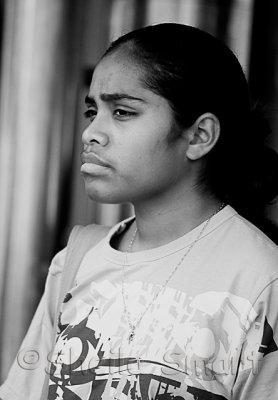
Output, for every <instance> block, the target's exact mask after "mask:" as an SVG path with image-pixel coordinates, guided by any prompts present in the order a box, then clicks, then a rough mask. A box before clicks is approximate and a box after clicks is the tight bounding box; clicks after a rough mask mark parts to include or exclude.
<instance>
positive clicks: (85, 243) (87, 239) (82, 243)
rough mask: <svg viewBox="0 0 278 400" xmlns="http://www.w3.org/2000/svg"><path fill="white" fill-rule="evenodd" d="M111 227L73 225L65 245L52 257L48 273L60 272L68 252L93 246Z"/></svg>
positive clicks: (56, 273)
mask: <svg viewBox="0 0 278 400" xmlns="http://www.w3.org/2000/svg"><path fill="white" fill-rule="evenodd" d="M111 228H112V227H111V226H105V225H99V224H89V225H75V226H74V227H73V229H72V230H71V233H70V235H69V239H68V242H67V246H66V247H64V248H63V249H62V250H60V251H59V252H58V253H57V254H56V255H55V256H54V257H53V259H52V261H51V264H50V267H49V274H50V275H51V276H53V277H55V276H57V275H59V274H61V272H62V270H63V267H64V265H65V263H66V258H67V257H68V254H69V252H71V251H76V250H77V249H78V250H79V249H81V248H84V249H86V247H92V246H94V245H95V244H97V242H99V241H100V240H101V239H103V238H104V237H106V236H107V235H108V233H109V232H110V230H111Z"/></svg>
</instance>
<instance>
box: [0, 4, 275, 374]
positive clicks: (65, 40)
mask: <svg viewBox="0 0 278 400" xmlns="http://www.w3.org/2000/svg"><path fill="white" fill-rule="evenodd" d="M159 22H180V23H185V24H190V25H193V26H197V27H200V28H202V29H204V30H206V31H208V32H210V33H212V34H214V35H215V36H218V37H219V38H221V39H222V40H224V41H225V42H226V43H227V44H228V45H229V46H230V47H231V48H232V49H233V50H234V52H235V53H236V54H237V56H238V58H239V60H240V62H241V64H242V66H243V68H244V70H245V72H246V75H247V77H248V80H249V82H250V87H251V91H252V94H253V97H254V99H255V100H259V101H260V102H261V103H262V104H264V105H265V109H266V113H267V116H268V117H269V119H270V122H271V126H272V134H271V135H270V137H269V145H270V146H272V147H273V148H275V149H276V150H278V113H277V109H278V65H277V64H278V2H277V0H265V1H263V2H262V1H261V0H0V193H1V196H0V239H1V240H0V379H1V381H2V379H3V378H4V377H5V376H6V373H7V371H8V369H9V367H10V365H11V362H12V360H13V358H14V357H15V355H16V353H17V350H18V346H19V344H20V342H21V340H22V338H23V336H24V334H25V332H26V329H27V327H28V325H29V322H30V319H31V318H32V315H33V313H34V310H35V307H36V305H37V303H38V301H39V298H40V296H41V294H42V291H43V286H44V281H45V277H46V274H47V269H48V266H49V263H50V260H51V258H52V257H53V255H54V254H55V253H56V252H57V251H58V250H60V249H61V248H62V247H63V246H65V244H66V240H67V236H68V234H69V232H70V230H71V228H72V227H73V225H75V224H87V223H90V222H97V223H104V224H113V223H115V222H117V221H118V220H119V219H122V218H125V217H126V216H128V215H129V213H130V212H131V210H130V208H129V206H127V205H125V206H117V205H99V204H96V203H93V202H92V201H89V200H88V199H87V197H86V195H85V194H84V189H83V181H82V178H81V176H80V173H79V169H80V151H81V134H82V130H83V129H84V127H85V123H86V122H85V120H84V118H83V112H84V111H85V107H84V98H85V95H86V94H87V91H88V87H89V84H90V79H91V73H92V70H93V68H94V66H95V64H96V63H97V61H98V58H99V57H100V56H101V54H102V52H103V51H104V49H105V48H106V46H107V45H108V43H109V42H110V41H111V40H113V39H115V38H117V37H118V36H119V35H120V34H122V33H125V32H127V31H129V30H132V29H133V28H138V27H141V26H144V25H148V24H153V23H159ZM268 212H269V214H270V216H271V218H272V219H273V220H275V221H278V207H277V205H272V206H271V207H270V208H269V210H268Z"/></svg>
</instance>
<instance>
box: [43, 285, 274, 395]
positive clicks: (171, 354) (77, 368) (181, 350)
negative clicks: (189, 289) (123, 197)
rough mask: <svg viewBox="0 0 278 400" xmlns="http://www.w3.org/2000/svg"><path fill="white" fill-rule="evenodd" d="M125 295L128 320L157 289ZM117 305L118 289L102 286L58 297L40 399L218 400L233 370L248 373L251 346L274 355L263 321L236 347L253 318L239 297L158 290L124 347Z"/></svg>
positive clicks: (132, 289) (124, 326) (138, 288)
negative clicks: (54, 336)
mask: <svg viewBox="0 0 278 400" xmlns="http://www.w3.org/2000/svg"><path fill="white" fill-rule="evenodd" d="M126 289H127V292H128V305H129V310H130V311H132V312H131V315H132V316H134V320H135V321H136V317H137V316H140V315H141V313H142V312H144V310H145V309H146V307H147V306H148V304H150V302H151V301H152V299H153V297H154V294H155V293H156V291H157V290H158V289H159V288H158V286H155V285H152V284H146V283H142V282H134V283H132V284H130V285H127V288H126ZM122 303H123V302H122V293H121V287H120V286H118V285H113V284H112V283H110V282H108V281H104V282H102V283H98V284H95V283H92V284H91V287H90V290H88V287H87V291H85V290H84V292H82V290H81V291H80V292H78V290H77V289H76V290H75V289H73V291H72V293H70V294H68V295H67V296H66V298H65V302H64V304H63V306H64V308H63V310H62V314H61V316H60V324H59V329H60V333H59V335H58V337H57V342H56V346H55V351H54V354H53V357H52V362H51V367H50V386H49V394H48V400H61V399H66V400H91V399H101V400H111V399H114V400H128V399H142V400H147V399H154V400H168V399H169V400H170V399H179V400H182V399H185V400H191V399H192V400H193V399H196V400H197V399H198V400H200V399H204V400H205V399H207V400H208V399H210V400H218V399H219V400H220V399H223V400H224V399H228V398H229V393H228V392H227V388H232V385H233V382H234V379H235V377H236V374H237V373H238V368H239V369H240V371H245V370H246V371H247V370H250V369H252V368H255V365H254V362H255V360H254V359H252V357H250V354H252V355H253V353H254V348H255V349H256V353H258V352H259V353H260V355H261V357H263V356H265V355H267V354H268V353H270V352H272V351H276V350H277V345H276V343H275V342H274V340H273V332H272V328H271V326H270V325H269V323H268V321H267V319H265V321H259V320H258V321H256V324H255V328H254V332H252V335H251V336H250V337H251V339H250V342H248V343H244V342H243V341H244V337H245V333H246V331H247V330H248V329H249V328H250V321H249V320H248V319H247V318H246V316H247V315H249V316H250V318H251V319H252V320H255V318H256V314H255V311H254V310H252V308H251V306H250V303H249V302H248V301H247V300H246V299H243V298H241V297H238V296H235V295H232V294H230V293H226V292H221V293H219V292H207V293H203V294H200V295H198V296H196V297H195V298H192V297H190V296H188V295H187V294H186V293H183V292H181V291H178V290H175V289H173V288H169V287H167V288H165V289H164V291H163V292H162V293H161V294H160V296H159V297H158V299H157V301H155V302H154V303H153V304H152V306H151V307H150V309H149V310H148V312H147V313H146V314H144V317H143V318H142V320H141V322H140V324H139V326H138V327H137V329H136V334H135V337H134V341H133V342H131V343H129V341H128V337H129V334H130V329H129V325H128V323H127V321H126V319H125V316H124V312H123V304H122ZM252 329H253V328H252ZM262 329H263V332H264V333H263V340H262V343H261V344H258V343H260V340H259V337H260V336H262ZM241 352H242V353H243V355H242V359H241V361H240V364H239V355H240V353H241ZM256 360H257V358H256ZM256 362H257V361H256Z"/></svg>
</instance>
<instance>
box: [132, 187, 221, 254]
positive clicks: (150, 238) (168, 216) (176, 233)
mask: <svg viewBox="0 0 278 400" xmlns="http://www.w3.org/2000/svg"><path fill="white" fill-rule="evenodd" d="M220 205H221V202H220V201H219V200H218V199H216V198H213V197H209V196H205V195H200V194H196V193H191V195H189V194H188V193H187V196H184V197H181V196H179V197H178V198H177V199H173V197H172V198H171V199H170V201H167V199H161V198H160V201H159V202H158V201H157V199H154V200H153V201H148V202H144V203H138V204H134V209H135V215H136V226H137V235H136V240H135V241H134V243H133V246H132V251H142V250H147V249H150V248H154V247H158V246H162V245H164V244H166V243H169V242H170V241H172V240H175V239H177V238H178V237H181V236H183V235H184V234H186V233H188V232H190V231H191V230H192V229H194V228H195V227H196V226H198V225H199V224H201V223H202V222H204V221H205V220H206V219H208V218H209V217H210V216H211V215H212V214H213V213H214V212H215V211H216V210H217V209H218V208H219V207H220ZM134 230H135V226H132V227H131V228H130V230H129V232H128V234H127V237H126V242H125V244H124V246H126V243H128V240H130V238H131V237H132V234H133V232H134Z"/></svg>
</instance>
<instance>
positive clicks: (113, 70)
mask: <svg viewBox="0 0 278 400" xmlns="http://www.w3.org/2000/svg"><path fill="white" fill-rule="evenodd" d="M127 90H128V91H145V90H148V89H146V88H145V87H144V85H143V82H142V68H140V67H139V66H138V64H136V63H135V62H133V61H132V60H131V59H127V58H125V57H124V56H120V55H117V54H115V55H114V54H112V55H108V56H106V57H104V58H103V59H102V60H101V61H100V62H99V64H98V65H97V67H96V69H95V71H94V73H93V77H92V82H91V85H90V94H97V93H114V92H126V91H127ZM148 91H149V90H148Z"/></svg>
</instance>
